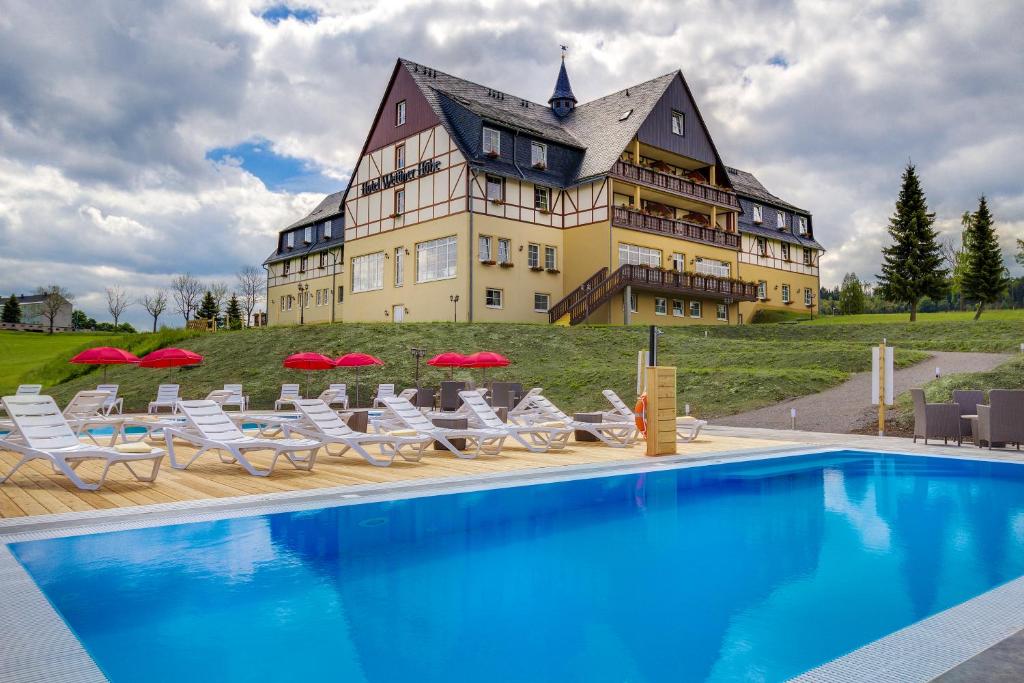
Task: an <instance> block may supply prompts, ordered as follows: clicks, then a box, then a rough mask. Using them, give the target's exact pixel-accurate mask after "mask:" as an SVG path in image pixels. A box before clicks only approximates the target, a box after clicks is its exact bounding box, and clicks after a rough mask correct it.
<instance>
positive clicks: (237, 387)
mask: <svg viewBox="0 0 1024 683" xmlns="http://www.w3.org/2000/svg"><path fill="white" fill-rule="evenodd" d="M224 391H230V392H231V396H229V397H228V400H226V401H224V402H223V403H222V404H221V406H222V407H224V408H227V407H228V406H234V407H236V408H238V409H239V410H249V397H248V396H246V395H245V392H243V391H242V385H241V384H225V385H224Z"/></svg>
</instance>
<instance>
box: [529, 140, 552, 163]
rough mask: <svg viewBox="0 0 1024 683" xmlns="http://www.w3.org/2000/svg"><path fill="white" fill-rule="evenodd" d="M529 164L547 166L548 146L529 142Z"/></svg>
mask: <svg viewBox="0 0 1024 683" xmlns="http://www.w3.org/2000/svg"><path fill="white" fill-rule="evenodd" d="M530 165H531V166H533V167H534V168H540V169H544V168H547V166H548V146H547V145H545V144H542V143H540V142H531V143H530Z"/></svg>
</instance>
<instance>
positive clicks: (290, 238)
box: [284, 232, 295, 249]
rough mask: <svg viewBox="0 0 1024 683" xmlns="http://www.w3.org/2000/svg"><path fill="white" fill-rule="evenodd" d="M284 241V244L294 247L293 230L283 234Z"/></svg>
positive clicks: (290, 247)
mask: <svg viewBox="0 0 1024 683" xmlns="http://www.w3.org/2000/svg"><path fill="white" fill-rule="evenodd" d="M284 242H285V246H287V247H288V248H289V249H294V248H295V233H294V232H290V233H288V234H287V235H285V238H284Z"/></svg>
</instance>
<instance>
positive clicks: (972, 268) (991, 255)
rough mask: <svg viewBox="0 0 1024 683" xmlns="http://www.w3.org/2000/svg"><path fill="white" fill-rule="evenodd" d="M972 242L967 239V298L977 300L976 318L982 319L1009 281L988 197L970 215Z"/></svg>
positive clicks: (965, 274)
mask: <svg viewBox="0 0 1024 683" xmlns="http://www.w3.org/2000/svg"><path fill="white" fill-rule="evenodd" d="M970 235H971V236H970V239H969V240H967V267H966V268H964V274H963V290H964V298H966V299H969V300H971V301H974V302H975V303H976V304H977V308H976V309H975V311H974V319H975V320H977V319H978V318H980V317H981V312H982V310H984V308H985V304H991V303H995V302H996V301H999V298H1000V297H1001V296H1002V295H1003V294H1004V293H1005V292H1006V287H1007V285H1009V283H1010V280H1009V278H1008V277H1007V276H1006V268H1005V267H1004V266H1003V252H1002V250H1001V249H1000V248H999V238H998V237H997V236H996V228H995V225H994V221H993V220H992V214H991V213H990V212H989V210H988V202H987V201H986V200H985V195H982V196H981V198H980V199H979V200H978V210H977V211H975V212H974V215H973V216H971V227H970Z"/></svg>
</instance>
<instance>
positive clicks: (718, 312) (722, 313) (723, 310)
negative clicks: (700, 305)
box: [715, 304, 729, 320]
mask: <svg viewBox="0 0 1024 683" xmlns="http://www.w3.org/2000/svg"><path fill="white" fill-rule="evenodd" d="M715 319H716V320H728V319H729V307H728V306H726V305H725V304H718V306H716V307H715Z"/></svg>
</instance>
